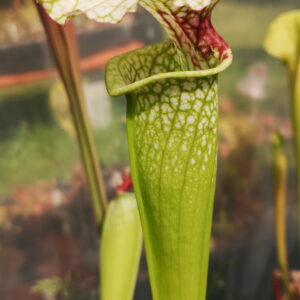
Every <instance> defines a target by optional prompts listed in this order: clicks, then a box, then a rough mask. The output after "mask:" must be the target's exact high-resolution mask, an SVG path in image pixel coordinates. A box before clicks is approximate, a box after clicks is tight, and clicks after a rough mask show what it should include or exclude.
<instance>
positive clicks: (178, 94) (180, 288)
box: [45, 0, 232, 300]
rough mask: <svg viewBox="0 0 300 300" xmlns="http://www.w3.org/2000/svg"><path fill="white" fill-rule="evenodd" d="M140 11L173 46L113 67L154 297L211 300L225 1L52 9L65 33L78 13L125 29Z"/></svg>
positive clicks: (128, 57)
mask: <svg viewBox="0 0 300 300" xmlns="http://www.w3.org/2000/svg"><path fill="white" fill-rule="evenodd" d="M137 2H139V4H140V5H141V6H143V7H144V8H145V9H147V10H148V11H149V12H150V13H151V14H152V15H153V16H154V17H155V18H156V19H157V20H158V21H159V22H160V23H161V24H162V26H163V27H164V28H165V30H166V31H167V33H168V35H169V39H168V40H166V41H164V42H161V43H159V44H155V45H153V46H149V47H145V48H143V49H140V50H136V51H133V52H130V53H127V54H125V55H122V56H119V57H116V58H114V59H112V60H111V61H110V62H109V64H108V66H107V68H106V83H107V88H108V91H109V93H110V94H111V95H112V96H118V95H123V94H125V95H126V97H127V122H128V123H127V124H128V141H129V152H130V160H131V168H132V174H133V182H134V189H135V193H136V197H137V201H138V207H139V211H140V216H141V223H142V228H143V233H144V239H145V247H146V254H147V261H148V267H149V273H150V280H151V287H152V295H153V299H154V300H186V299H188V300H203V299H205V294H206V280H207V268H208V257H209V248H210V233H211V219H212V210H213V198H214V190H215V179H216V163H217V131H218V130H217V127H218V95H217V94H218V90H217V76H218V74H219V73H220V72H222V71H223V70H225V69H226V68H227V67H228V66H229V65H230V63H231V60H232V55H231V51H230V49H229V47H228V45H227V44H226V43H225V42H224V41H223V39H222V38H221V37H220V36H219V35H218V34H217V33H216V31H215V30H214V28H213V26H212V24H211V20H210V18H211V13H212V10H213V8H214V6H215V4H216V2H217V1H214V0H194V1H193V0H190V1H189V0H186V1H184V0H177V1H171V0H141V1H137V0H127V1H126V0H125V1H121V0H114V1H100V0H98V1H97V0H94V1H93V0H91V1H78V0H76V1H75V0H74V1H73V0H70V1H59V0H58V1H45V6H46V9H48V11H49V13H50V14H51V15H52V17H53V18H55V19H56V20H58V21H59V22H62V23H63V22H65V21H66V20H67V19H68V18H69V17H71V16H74V15H76V14H77V13H78V12H86V13H87V15H88V16H89V17H90V18H93V19H96V20H97V21H110V22H117V21H118V20H120V18H122V16H123V15H124V14H125V13H126V11H133V10H134V9H135V8H136V5H137ZM67 3H68V5H67Z"/></svg>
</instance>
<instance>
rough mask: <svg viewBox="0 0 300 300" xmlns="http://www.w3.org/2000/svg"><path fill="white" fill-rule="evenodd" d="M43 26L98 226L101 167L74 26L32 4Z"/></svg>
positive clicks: (103, 204)
mask: <svg viewBox="0 0 300 300" xmlns="http://www.w3.org/2000/svg"><path fill="white" fill-rule="evenodd" d="M34 3H35V5H36V7H37V10H38V12H39V15H40V18H41V21H42V23H43V26H44V29H45V32H46V35H47V39H48V41H49V45H50V47H51V50H52V54H53V57H54V59H55V62H56V65H57V69H58V72H59V75H60V77H61V80H62V82H63V84H64V87H65V90H66V92H67V95H68V99H69V106H70V111H71V115H72V118H73V121H74V126H75V130H76V135H77V140H78V144H79V148H80V153H81V158H82V162H83V165H84V169H85V172H86V176H87V183H88V188H89V192H90V196H91V199H92V204H93V211H94V214H95V219H96V223H97V225H98V226H100V225H101V222H102V217H103V215H104V213H105V211H106V207H107V199H106V192H105V185H104V180H103V176H102V171H101V166H100V163H99V159H98V156H97V152H96V145H95V142H94V138H93V133H92V129H91V126H90V123H89V119H88V115H87V111H86V107H85V103H84V95H83V89H82V80H81V75H80V67H79V55H78V49H77V43H76V38H75V34H74V28H73V24H72V23H71V22H69V23H68V24H66V25H59V24H57V23H56V22H54V21H53V20H52V19H51V18H50V17H49V16H48V15H47V13H46V12H45V11H44V9H43V7H42V6H41V5H40V4H38V3H36V2H35V1H34Z"/></svg>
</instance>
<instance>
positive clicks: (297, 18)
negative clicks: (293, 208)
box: [264, 10, 300, 242]
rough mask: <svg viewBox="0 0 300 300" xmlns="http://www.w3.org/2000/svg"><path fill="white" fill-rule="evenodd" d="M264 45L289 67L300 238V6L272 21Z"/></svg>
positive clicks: (299, 231) (271, 53) (299, 232)
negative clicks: (298, 8) (299, 8)
mask: <svg viewBox="0 0 300 300" xmlns="http://www.w3.org/2000/svg"><path fill="white" fill-rule="evenodd" d="M264 48H265V50H266V51H267V52H268V53H269V54H270V55H272V56H274V57H276V58H278V59H280V60H281V61H282V62H284V63H285V64H286V66H287V68H288V75H289V88H290V96H291V101H290V111H291V119H292V123H293V131H294V132H293V133H294V145H295V154H296V167H297V190H298V218H299V220H298V224H299V225H298V226H299V228H298V234H299V242H300V114H299V113H300V10H294V11H290V12H287V13H284V14H282V15H280V16H279V17H277V18H276V19H275V20H274V21H273V22H272V24H271V25H270V28H269V31H268V33H267V35H266V38H265V41H264Z"/></svg>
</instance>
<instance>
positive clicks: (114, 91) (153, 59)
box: [105, 40, 232, 97]
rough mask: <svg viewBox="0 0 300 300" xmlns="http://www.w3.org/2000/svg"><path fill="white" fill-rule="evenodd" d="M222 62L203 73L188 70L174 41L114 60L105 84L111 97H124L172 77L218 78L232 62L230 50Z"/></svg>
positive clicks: (133, 52) (108, 69)
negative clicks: (181, 60) (216, 76)
mask: <svg viewBox="0 0 300 300" xmlns="http://www.w3.org/2000/svg"><path fill="white" fill-rule="evenodd" d="M224 57H225V58H224V59H223V60H221V61H220V63H219V64H218V65H217V66H215V67H213V68H209V69H204V70H185V69H184V67H183V66H182V65H181V64H180V53H179V52H178V49H176V47H175V46H174V44H173V42H172V41H171V40H166V41H164V42H160V43H157V44H154V45H151V46H146V47H144V48H141V49H137V50H134V51H131V52H128V53H126V54H123V55H120V56H117V57H114V58H113V59H111V60H110V61H109V62H108V64H107V66H106V69H105V81H106V86H107V90H108V93H109V94H110V95H111V96H114V97H116V96H121V95H124V94H127V93H130V92H132V91H134V90H136V89H138V88H141V87H143V86H145V85H147V84H149V83H152V82H155V81H159V80H162V79H171V78H201V77H207V76H213V75H217V74H219V73H221V72H223V71H224V70H225V69H227V68H228V67H229V66H230V65H231V63H232V52H231V49H230V48H228V49H227V50H226V55H225V56H224Z"/></svg>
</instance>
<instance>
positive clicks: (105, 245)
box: [100, 193, 142, 300]
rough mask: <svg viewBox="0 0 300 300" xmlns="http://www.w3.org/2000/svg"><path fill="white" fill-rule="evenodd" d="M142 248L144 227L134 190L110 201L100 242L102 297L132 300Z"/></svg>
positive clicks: (103, 299)
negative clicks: (142, 226)
mask: <svg viewBox="0 0 300 300" xmlns="http://www.w3.org/2000/svg"><path fill="white" fill-rule="evenodd" d="M141 250H142V228H141V223H140V217H139V213H138V209H137V203H136V199H135V196H134V194H129V193H124V194H121V195H120V196H119V197H118V198H117V199H115V200H113V201H112V202H110V203H109V206H108V209H107V213H106V217H105V221H104V225H103V231H102V236H101V245H100V277H101V282H100V291H101V293H100V294H101V298H100V299H101V300H132V299H133V293H134V288H135V282H136V277H137V273H138V266H139V261H140V256H141Z"/></svg>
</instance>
